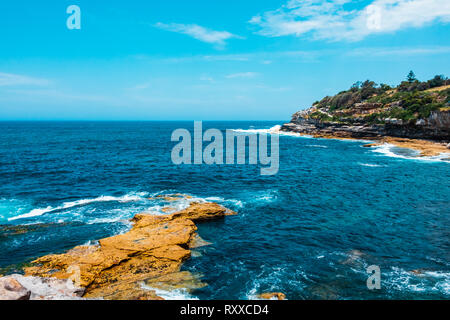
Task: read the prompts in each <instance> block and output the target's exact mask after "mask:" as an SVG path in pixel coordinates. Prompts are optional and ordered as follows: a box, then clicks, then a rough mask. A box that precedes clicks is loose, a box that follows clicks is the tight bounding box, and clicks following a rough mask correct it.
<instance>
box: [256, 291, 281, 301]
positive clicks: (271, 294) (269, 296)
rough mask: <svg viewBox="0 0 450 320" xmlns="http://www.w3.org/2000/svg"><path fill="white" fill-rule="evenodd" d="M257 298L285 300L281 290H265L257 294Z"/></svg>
mask: <svg viewBox="0 0 450 320" xmlns="http://www.w3.org/2000/svg"><path fill="white" fill-rule="evenodd" d="M258 298H260V299H264V300H285V299H286V295H285V294H284V293H281V292H265V293H261V294H259V295H258Z"/></svg>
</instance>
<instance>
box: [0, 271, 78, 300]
mask: <svg viewBox="0 0 450 320" xmlns="http://www.w3.org/2000/svg"><path fill="white" fill-rule="evenodd" d="M83 293H84V289H83V288H80V287H77V286H75V285H74V284H73V282H72V281H71V280H70V279H64V280H61V279H56V278H42V277H25V276H23V275H19V274H13V275H9V276H6V277H3V278H0V300H78V299H81V296H82V295H83Z"/></svg>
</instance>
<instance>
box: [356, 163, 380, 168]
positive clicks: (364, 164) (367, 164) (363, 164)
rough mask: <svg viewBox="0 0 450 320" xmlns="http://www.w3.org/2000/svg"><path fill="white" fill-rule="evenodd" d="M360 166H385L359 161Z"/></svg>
mask: <svg viewBox="0 0 450 320" xmlns="http://www.w3.org/2000/svg"><path fill="white" fill-rule="evenodd" d="M358 164H359V165H360V166H363V167H371V168H380V167H384V166H382V165H380V164H373V163H358Z"/></svg>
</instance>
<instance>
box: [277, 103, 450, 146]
mask: <svg viewBox="0 0 450 320" xmlns="http://www.w3.org/2000/svg"><path fill="white" fill-rule="evenodd" d="M314 112H316V110H315V109H314V108H310V109H308V110H304V111H299V112H297V113H295V114H294V115H293V116H292V120H291V122H290V123H287V124H285V125H283V126H282V128H281V130H283V131H292V132H298V133H304V134H310V135H336V136H341V137H348V138H373V137H382V136H392V137H400V138H412V139H431V140H438V141H446V142H447V141H450V111H434V112H432V113H431V115H430V116H429V117H428V118H426V119H419V120H417V121H416V122H414V123H410V122H408V123H405V122H403V121H401V120H397V119H385V120H386V121H385V123H383V124H371V123H368V122H366V121H364V119H358V118H354V119H349V120H347V121H345V122H344V121H341V122H337V121H326V120H320V119H315V118H311V117H309V115H310V114H311V113H314Z"/></svg>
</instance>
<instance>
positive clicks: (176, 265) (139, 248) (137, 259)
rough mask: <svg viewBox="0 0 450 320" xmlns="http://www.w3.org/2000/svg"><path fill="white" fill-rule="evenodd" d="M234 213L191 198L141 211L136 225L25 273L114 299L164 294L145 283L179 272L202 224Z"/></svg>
mask: <svg viewBox="0 0 450 320" xmlns="http://www.w3.org/2000/svg"><path fill="white" fill-rule="evenodd" d="M231 214H235V212H233V211H230V210H228V209H226V208H224V207H222V206H220V205H218V204H216V203H201V204H200V203H191V204H190V206H189V207H188V208H186V209H184V210H181V211H178V212H175V213H173V214H171V215H164V216H154V215H148V214H137V215H136V216H135V217H134V218H133V219H132V222H133V223H134V225H133V227H132V229H131V230H130V231H129V232H127V233H125V234H121V235H117V236H113V237H110V238H105V239H101V240H99V245H97V246H78V247H75V248H73V249H72V250H70V251H68V252H67V253H64V254H59V255H48V256H44V257H41V258H39V259H37V260H35V261H33V266H32V267H28V268H25V269H24V270H25V273H26V275H31V276H39V277H56V278H58V279H72V280H73V281H74V282H75V283H76V284H77V285H79V286H81V287H83V288H86V291H85V294H84V297H89V298H98V297H102V298H104V299H113V300H138V299H160V297H158V296H157V295H156V293H155V292H154V291H151V290H146V289H145V288H143V286H142V283H143V282H146V281H148V280H149V279H155V278H159V279H161V277H162V276H166V277H165V278H164V279H170V278H171V277H173V276H175V275H177V274H178V272H179V271H180V267H181V264H182V263H183V261H185V260H186V259H188V258H189V257H190V256H191V251H190V250H189V248H190V247H191V246H196V243H195V242H196V241H197V232H196V231H197V227H196V225H195V224H194V221H204V220H209V219H214V218H220V217H224V216H226V215H231Z"/></svg>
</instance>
